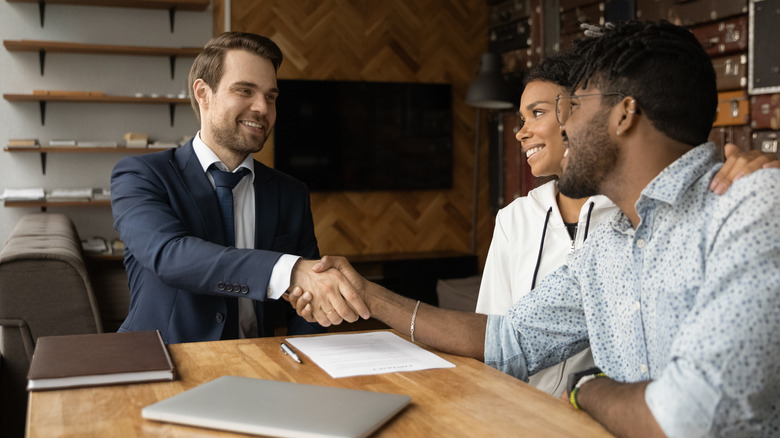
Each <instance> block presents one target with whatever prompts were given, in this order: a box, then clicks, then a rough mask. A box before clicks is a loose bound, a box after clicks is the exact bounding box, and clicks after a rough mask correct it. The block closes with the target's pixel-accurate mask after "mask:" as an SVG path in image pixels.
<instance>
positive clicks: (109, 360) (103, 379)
mask: <svg viewBox="0 0 780 438" xmlns="http://www.w3.org/2000/svg"><path fill="white" fill-rule="evenodd" d="M175 378H176V368H175V367H174V365H173V361H172V360H171V356H170V355H169V354H168V348H167V347H166V346H165V343H164V342H163V340H162V337H161V336H160V332H159V331H156V330H154V331H143V332H124V333H102V334H89V335H68V336H42V337H40V338H38V342H37V345H36V347H35V352H34V353H33V358H32V363H31V364H30V372H29V373H28V374H27V379H28V382H27V390H28V391H38V390H45V389H60V388H77V387H84V386H100V385H115V384H119V383H139V382H154V381H170V380H174V379H175Z"/></svg>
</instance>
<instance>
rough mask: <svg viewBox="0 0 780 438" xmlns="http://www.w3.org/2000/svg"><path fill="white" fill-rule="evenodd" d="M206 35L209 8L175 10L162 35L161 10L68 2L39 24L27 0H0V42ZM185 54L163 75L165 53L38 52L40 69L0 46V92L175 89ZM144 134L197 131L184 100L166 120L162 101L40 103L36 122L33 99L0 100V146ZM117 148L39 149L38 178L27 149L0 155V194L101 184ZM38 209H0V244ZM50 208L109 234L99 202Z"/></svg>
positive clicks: (181, 80) (138, 42)
mask: <svg viewBox="0 0 780 438" xmlns="http://www.w3.org/2000/svg"><path fill="white" fill-rule="evenodd" d="M211 35H212V11H211V8H209V9H206V10H205V11H179V12H176V16H175V27H174V32H173V33H171V31H170V25H169V20H168V12H167V11H166V10H162V9H135V8H115V7H98V6H76V5H57V4H47V5H46V16H45V23H44V27H41V26H40V20H39V15H38V5H37V4H36V3H8V2H6V1H0V37H1V39H3V40H20V39H33V40H47V41H65V42H79V43H93V44H115V45H135V46H160V47H202V46H203V45H204V44H205V43H206V41H208V39H209V38H210V37H211ZM191 64H192V58H187V57H185V58H179V59H177V61H176V72H175V73H176V75H175V77H174V79H171V74H170V67H169V60H168V58H167V57H146V56H143V57H141V56H119V55H82V54H60V53H47V55H46V64H45V72H44V75H43V76H41V74H40V67H39V62H38V54H37V53H35V52H9V51H8V50H6V49H5V47H0V92H1V93H3V94H29V93H32V91H33V90H34V89H45V90H72V91H87V90H93V91H102V92H104V93H105V94H107V95H109V94H110V95H123V96H132V95H134V94H135V93H144V94H151V93H157V94H160V95H161V96H164V95H166V94H170V93H173V94H179V93H181V92H182V91H185V90H186V82H187V73H188V72H189V68H190V65H191ZM131 131H132V132H146V133H147V134H149V137H150V139H158V140H178V139H179V138H181V137H182V136H184V135H193V134H194V133H195V132H196V131H197V124H196V122H195V116H194V114H193V112H192V109H191V108H190V106H189V105H177V106H176V113H175V124H174V126H173V127H171V126H170V117H169V110H168V105H162V104H156V105H151V104H149V105H147V104H103V103H99V104H93V103H56V102H54V103H51V102H50V103H48V105H47V108H46V124H45V126H42V125H41V118H40V112H39V109H38V103H37V102H13V103H12V102H8V101H6V100H5V99H0V148H2V147H4V146H5V145H7V144H8V139H10V138H38V139H39V140H40V142H41V143H44V144H45V143H47V142H48V141H49V140H51V139H53V138H70V139H81V140H104V139H110V140H115V141H121V139H122V136H123V135H124V133H125V132H131ZM121 156H122V155H121V154H120V153H100V154H86V153H84V154H66V153H49V154H48V157H47V165H46V174H45V175H43V174H42V172H41V165H40V155H39V154H37V153H26V152H25V153H9V152H0V192H2V190H3V189H5V188H25V187H44V188H45V189H47V190H50V189H52V188H58V187H61V188H81V187H108V186H109V180H110V175H111V170H112V168H113V166H114V164H116V162H117V161H118V160H119V158H120V157H121ZM38 211H40V209H38V208H9V207H0V247H1V246H2V245H4V244H5V242H6V240H7V239H8V236H9V234H10V232H11V230H12V229H13V227H14V226H15V225H16V223H17V221H18V220H19V218H21V217H22V216H24V215H26V214H29V213H34V212H38ZM48 211H50V212H60V213H64V214H67V215H68V216H70V217H71V218H72V219H73V221H74V222H75V224H76V227H77V228H78V231H79V234H80V235H81V237H82V238H86V237H90V236H101V237H104V238H106V239H108V240H111V239H116V238H118V234H117V233H116V231H115V230H114V229H113V226H112V217H111V209H110V208H108V207H82V208H76V207H70V208H63V207H59V208H58V207H53V208H49V209H48Z"/></svg>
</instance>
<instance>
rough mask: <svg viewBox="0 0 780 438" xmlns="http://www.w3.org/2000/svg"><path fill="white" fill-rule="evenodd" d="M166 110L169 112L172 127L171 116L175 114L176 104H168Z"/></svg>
mask: <svg viewBox="0 0 780 438" xmlns="http://www.w3.org/2000/svg"><path fill="white" fill-rule="evenodd" d="M168 109H169V110H170V112H171V126H173V116H174V114H176V104H175V103H169V104H168Z"/></svg>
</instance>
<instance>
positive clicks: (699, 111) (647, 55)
mask: <svg viewBox="0 0 780 438" xmlns="http://www.w3.org/2000/svg"><path fill="white" fill-rule="evenodd" d="M585 34H586V35H587V36H589V37H590V38H584V39H581V40H578V41H576V42H575V44H574V47H573V50H572V54H573V55H574V56H575V58H576V63H575V65H574V66H573V68H572V71H571V76H570V81H571V83H572V85H573V87H572V88H573V89H577V88H583V89H584V88H587V87H588V85H589V84H592V85H594V86H595V87H597V88H599V89H600V90H601V91H602V92H604V93H607V92H614V93H622V94H625V95H627V96H632V97H633V98H634V99H636V101H637V103H638V104H639V108H640V109H641V110H642V112H643V113H644V114H645V115H646V116H647V117H648V119H649V120H650V121H651V122H652V124H653V126H655V128H656V129H658V130H659V131H661V132H663V133H664V134H665V135H667V136H668V137H670V138H673V139H675V140H678V141H680V142H683V143H686V144H689V145H692V146H695V145H698V144H700V143H703V142H705V141H707V137H708V136H709V133H710V130H711V129H712V122H713V120H714V118H715V112H716V109H717V105H718V95H717V91H716V87H715V70H714V69H713V67H712V61H711V60H710V57H709V56H708V55H707V53H706V52H705V51H704V49H703V48H702V46H701V44H700V43H699V41H698V40H697V39H696V38H695V37H694V36H693V34H692V33H691V32H690V31H689V30H688V29H686V28H684V27H680V26H675V25H673V24H671V23H669V22H667V21H660V22H639V21H627V22H623V23H620V24H618V25H614V26H613V25H606V26H604V27H591V28H590V29H588V30H586V32H585Z"/></svg>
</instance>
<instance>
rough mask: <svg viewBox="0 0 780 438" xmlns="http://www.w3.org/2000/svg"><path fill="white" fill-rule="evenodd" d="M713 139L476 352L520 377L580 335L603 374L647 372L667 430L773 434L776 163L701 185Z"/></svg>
mask: <svg viewBox="0 0 780 438" xmlns="http://www.w3.org/2000/svg"><path fill="white" fill-rule="evenodd" d="M717 162H718V160H717V151H716V149H715V147H714V146H713V145H712V144H704V145H700V146H698V147H696V148H694V149H693V150H691V151H690V152H688V153H687V154H685V155H684V156H683V157H681V158H680V159H679V160H677V161H676V162H674V163H673V164H672V165H670V166H669V167H667V168H666V169H664V171H663V172H661V173H660V174H659V175H658V176H657V177H656V178H655V179H654V180H653V181H652V182H651V183H650V184H649V185H648V186H647V187H645V189H644V190H643V192H642V195H641V196H640V198H639V201H638V202H637V203H636V209H637V212H638V213H639V216H640V218H641V221H640V223H639V226H638V227H637V228H636V229H634V228H632V227H631V224H630V223H629V221H628V219H627V218H626V217H625V216H624V215H623V214H622V213H617V214H616V215H615V216H614V217H613V218H612V219H611V220H607V221H605V222H602V223H601V224H600V225H599V227H597V228H596V229H595V230H594V232H593V233H592V234H591V235H590V237H589V238H588V243H587V244H586V245H585V247H584V248H583V249H582V250H581V251H579V252H577V253H575V254H572V256H571V257H570V259H569V261H568V263H567V264H566V265H564V266H562V267H561V268H560V269H558V270H557V271H555V272H553V273H552V274H550V275H549V276H547V277H546V278H545V279H544V281H543V282H542V283H541V284H540V285H539V286H538V287H537V289H535V290H534V291H533V292H532V293H531V294H529V295H527V296H525V297H523V298H522V299H521V300H520V301H519V302H517V304H516V305H515V306H514V307H513V308H512V309H511V310H510V311H509V312H508V313H507V315H506V316H503V317H502V316H496V315H491V316H489V319H488V326H487V334H486V339H485V363H487V364H489V365H491V366H493V367H495V368H498V369H500V370H502V371H504V372H507V373H510V374H513V375H515V376H518V377H520V378H523V379H527V377H528V375H529V374H533V373H534V372H536V371H538V370H541V369H544V368H545V367H548V366H550V365H552V364H554V363H557V362H559V361H561V360H562V359H565V358H566V357H569V356H571V355H573V354H574V353H576V352H578V351H580V350H582V349H583V348H585V347H586V346H588V345H590V347H591V349H592V351H593V357H594V359H595V361H596V365H598V366H599V367H600V368H601V369H602V370H603V371H604V372H605V373H606V374H607V375H608V376H609V377H611V378H613V379H615V380H617V381H620V382H638V381H644V380H652V383H650V385H648V386H647V390H646V392H645V401H646V402H647V404H648V406H649V408H650V410H651V411H652V413H653V415H654V417H655V419H656V421H657V422H658V424H659V425H660V426H661V428H662V429H663V431H664V432H665V433H666V434H667V435H668V436H670V437H686V438H688V437H698V436H750V437H754V436H760V437H775V436H780V170H777V169H765V170H760V171H757V172H755V173H754V174H752V175H749V176H747V177H744V178H742V179H740V180H739V181H737V182H736V183H735V184H734V185H733V186H732V187H731V189H730V190H729V191H728V192H727V193H726V194H725V195H723V196H718V195H715V194H714V193H712V192H710V191H709V189H708V186H709V182H710V180H711V179H712V176H713V175H714V174H715V172H716V171H717V170H718V169H719V168H720V165H719V164H718V163H717Z"/></svg>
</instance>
